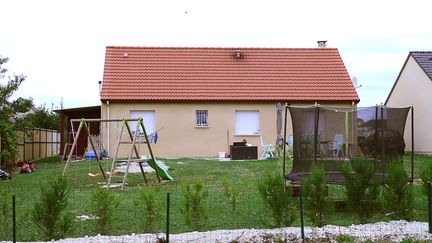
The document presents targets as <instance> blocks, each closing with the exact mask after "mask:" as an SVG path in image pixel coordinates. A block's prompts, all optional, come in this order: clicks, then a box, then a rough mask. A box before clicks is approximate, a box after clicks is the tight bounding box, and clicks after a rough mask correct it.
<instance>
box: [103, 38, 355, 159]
mask: <svg viewBox="0 0 432 243" xmlns="http://www.w3.org/2000/svg"><path fill="white" fill-rule="evenodd" d="M101 101H102V107H101V115H102V118H128V117H143V118H144V122H145V125H146V128H147V130H148V132H149V133H151V132H155V131H158V135H159V141H158V143H157V144H156V145H154V146H152V149H153V150H154V154H155V155H156V156H160V157H216V156H217V155H218V152H229V145H230V144H232V143H233V142H237V141H242V140H243V139H246V140H247V142H248V143H249V144H252V145H256V146H258V148H259V151H258V154H261V141H260V136H262V139H263V142H264V144H274V143H275V142H276V137H277V134H276V133H277V131H276V116H277V115H276V104H277V103H278V102H280V103H282V104H285V103H289V104H292V105H296V104H301V105H312V104H314V103H315V102H318V103H319V104H322V105H338V106H340V105H345V106H350V105H352V104H353V103H354V104H357V103H358V102H359V97H358V95H357V93H356V90H355V88H354V87H353V85H352V82H351V79H350V76H349V74H348V72H347V70H346V68H345V65H344V63H343V61H342V58H341V56H340V54H339V52H338V50H337V49H334V48H164V47H115V46H110V47H107V48H106V57H105V68H104V76H103V82H102V92H101ZM288 122H289V123H290V118H289V116H288ZM109 127H110V129H107V126H106V125H102V134H103V138H104V146H105V148H108V149H109V153H110V154H111V155H113V154H114V151H115V147H116V143H117V135H118V131H119V128H120V124H119V123H111V125H110V126H109ZM289 127H290V128H291V126H289ZM288 133H292V132H291V131H288ZM108 144H109V146H108ZM141 148H142V151H143V152H142V153H146V152H145V151H147V150H146V149H145V148H143V147H141ZM120 151H121V155H122V156H125V155H126V154H127V153H126V146H124V145H122V148H121V150H120Z"/></svg>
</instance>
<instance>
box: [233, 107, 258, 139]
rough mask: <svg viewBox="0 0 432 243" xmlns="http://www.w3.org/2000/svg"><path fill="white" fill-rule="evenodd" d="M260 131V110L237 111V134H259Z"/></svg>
mask: <svg viewBox="0 0 432 243" xmlns="http://www.w3.org/2000/svg"><path fill="white" fill-rule="evenodd" d="M259 133H260V124H259V112H258V111H236V113H235V134H236V135H257V134H259Z"/></svg>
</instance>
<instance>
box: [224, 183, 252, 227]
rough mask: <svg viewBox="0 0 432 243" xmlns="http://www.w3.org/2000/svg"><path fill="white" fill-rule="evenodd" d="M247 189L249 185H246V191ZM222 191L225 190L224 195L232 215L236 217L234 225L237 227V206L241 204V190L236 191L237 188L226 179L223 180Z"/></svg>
mask: <svg viewBox="0 0 432 243" xmlns="http://www.w3.org/2000/svg"><path fill="white" fill-rule="evenodd" d="M246 187H247V185H246V184H245V185H244V190H243V191H246ZM222 189H223V194H224V196H225V198H226V199H227V202H228V205H229V206H230V208H231V213H232V215H233V216H234V223H235V225H236V226H237V223H238V222H237V205H238V204H239V202H240V198H241V196H242V193H241V192H240V190H238V189H236V188H235V187H233V186H231V184H230V182H229V181H228V179H227V178H226V177H225V178H223V180H222Z"/></svg>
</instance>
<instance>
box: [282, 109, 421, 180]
mask: <svg viewBox="0 0 432 243" xmlns="http://www.w3.org/2000/svg"><path fill="white" fill-rule="evenodd" d="M288 111H289V112H290V115H291V120H292V131H293V132H292V134H287V115H288ZM410 111H411V124H413V122H412V121H413V118H414V108H413V107H412V106H410V107H403V108H391V107H386V106H373V107H362V108H359V107H355V106H352V107H323V106H318V105H315V106H289V105H287V106H286V107H285V123H284V124H285V125H284V141H288V139H287V138H288V137H289V136H292V137H291V138H290V139H292V140H293V146H292V150H293V151H292V152H293V165H292V169H291V171H290V172H289V173H288V174H286V173H285V165H286V161H285V160H286V158H285V156H284V160H283V174H284V175H285V180H287V181H291V182H292V183H293V184H299V183H301V181H302V179H303V178H305V177H308V176H309V175H310V172H311V169H312V165H313V164H316V165H318V166H320V167H321V168H322V169H323V170H324V172H325V173H326V175H327V183H329V184H343V183H344V177H343V176H342V174H341V173H340V167H341V166H342V164H344V163H349V164H350V163H354V162H355V161H359V162H362V163H373V165H374V168H375V173H376V174H379V175H381V176H383V178H384V176H385V174H386V169H387V164H388V163H389V162H390V161H392V160H395V159H398V160H402V156H403V154H404V151H405V147H406V144H405V141H404V132H405V131H404V130H405V124H406V121H407V118H408V115H409V113H410ZM413 130H414V127H413V125H411V146H412V148H411V151H412V156H411V178H410V180H411V181H413V177H414V133H413ZM286 146H287V143H286V142H285V143H284V144H283V147H284V151H285V149H286Z"/></svg>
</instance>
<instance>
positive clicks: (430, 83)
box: [385, 51, 432, 154]
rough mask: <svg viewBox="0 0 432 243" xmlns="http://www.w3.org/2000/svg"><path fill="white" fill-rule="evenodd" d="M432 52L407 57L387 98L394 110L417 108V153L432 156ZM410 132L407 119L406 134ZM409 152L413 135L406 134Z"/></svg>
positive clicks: (387, 102)
mask: <svg viewBox="0 0 432 243" xmlns="http://www.w3.org/2000/svg"><path fill="white" fill-rule="evenodd" d="M431 96H432V51H421V52H420V51H414V52H410V53H409V54H408V57H407V59H406V61H405V63H404V65H403V67H402V69H401V71H400V73H399V76H398V77H397V79H396V82H395V83H394V85H393V88H392V89H391V91H390V94H389V95H388V97H387V100H386V102H385V104H386V105H387V106H391V107H405V106H410V105H413V107H414V129H415V130H414V150H415V152H417V153H427V154H430V153H432V128H431V122H432V106H431V105H430V99H431ZM407 129H411V119H408V120H407V124H406V131H409V130H407ZM405 141H406V149H407V150H409V151H411V133H410V132H406V133H405Z"/></svg>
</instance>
